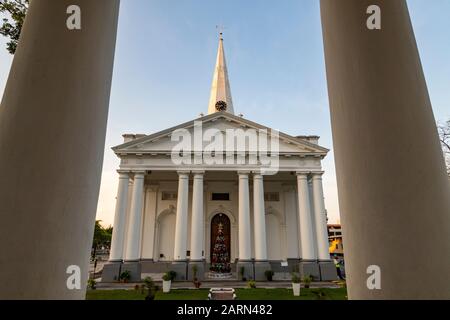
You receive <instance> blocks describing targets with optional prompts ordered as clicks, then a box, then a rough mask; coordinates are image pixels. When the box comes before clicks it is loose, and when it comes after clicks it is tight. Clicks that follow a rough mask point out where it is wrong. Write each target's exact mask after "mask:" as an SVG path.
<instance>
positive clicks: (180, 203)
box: [173, 171, 189, 261]
mask: <svg viewBox="0 0 450 320" xmlns="http://www.w3.org/2000/svg"><path fill="white" fill-rule="evenodd" d="M188 201H189V172H185V171H179V172H178V197H177V217H176V222H175V248H174V255H173V257H174V260H175V261H186V248H187V245H186V243H187V227H188Z"/></svg>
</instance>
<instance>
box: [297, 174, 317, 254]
mask: <svg viewBox="0 0 450 320" xmlns="http://www.w3.org/2000/svg"><path fill="white" fill-rule="evenodd" d="M297 185H298V209H299V223H300V238H301V251H302V254H301V258H302V260H316V259H317V257H316V254H315V251H314V237H313V230H312V219H311V214H312V212H311V204H310V198H309V187H308V174H307V173H304V172H298V173H297Z"/></svg>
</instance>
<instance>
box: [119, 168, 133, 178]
mask: <svg viewBox="0 0 450 320" xmlns="http://www.w3.org/2000/svg"><path fill="white" fill-rule="evenodd" d="M117 173H118V174H119V179H130V171H127V170H117Z"/></svg>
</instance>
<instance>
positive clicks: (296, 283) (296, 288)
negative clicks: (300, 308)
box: [291, 273, 301, 297]
mask: <svg viewBox="0 0 450 320" xmlns="http://www.w3.org/2000/svg"><path fill="white" fill-rule="evenodd" d="M291 281H292V291H293V292H294V296H296V297H298V296H300V282H301V279H300V276H299V275H298V274H296V273H292V278H291Z"/></svg>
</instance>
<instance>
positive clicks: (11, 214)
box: [0, 0, 119, 299]
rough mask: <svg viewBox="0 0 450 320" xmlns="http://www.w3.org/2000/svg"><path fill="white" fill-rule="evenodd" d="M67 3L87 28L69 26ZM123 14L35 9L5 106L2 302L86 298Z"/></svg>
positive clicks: (83, 2)
mask: <svg viewBox="0 0 450 320" xmlns="http://www.w3.org/2000/svg"><path fill="white" fill-rule="evenodd" d="M70 5H78V6H80V8H81V10H82V30H75V31H70V30H68V29H67V27H66V19H67V17H68V15H67V14H66V11H67V8H68V6H70ZM118 11H119V1H118V0H97V1H91V0H71V1H68V0H59V1H54V0H39V1H31V4H30V7H29V11H28V15H27V18H26V21H25V24H24V27H23V32H22V35H21V40H20V43H19V47H18V49H17V52H16V54H15V58H14V62H13V64H12V67H11V71H10V75H9V78H8V82H7V84H6V88H5V92H4V96H3V100H2V103H1V105H0V177H1V183H0V203H1V205H0V220H1V223H0V243H2V244H3V245H4V248H3V249H2V253H1V255H0V265H1V274H2V284H1V286H0V299H84V297H85V288H86V281H87V277H88V263H89V252H90V248H91V245H92V237H93V232H94V223H95V212H96V207H97V199H98V193H99V187H100V177H101V168H102V161H103V150H104V143H105V133H106V121H107V114H108V105H109V95H110V88H111V77H112V68H113V60H114V47H115V40H116V30H117V19H118ZM70 266H73V267H72V268H69V271H70V270H77V269H78V268H79V270H80V271H81V272H80V273H79V274H80V277H79V278H78V277H77V274H78V272H77V271H72V272H71V274H73V275H74V278H73V279H74V281H71V280H69V282H70V286H69V288H68V286H67V280H68V278H69V276H70V274H67V273H66V271H67V270H68V267H70ZM75 278H78V280H80V281H77V279H75ZM78 283H79V284H80V285H79V286H78Z"/></svg>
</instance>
